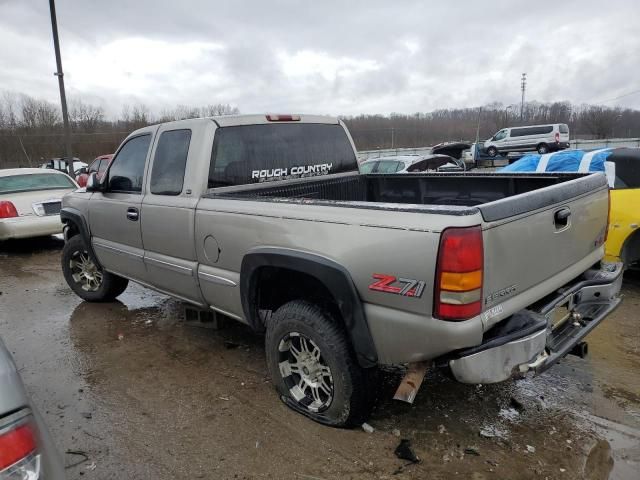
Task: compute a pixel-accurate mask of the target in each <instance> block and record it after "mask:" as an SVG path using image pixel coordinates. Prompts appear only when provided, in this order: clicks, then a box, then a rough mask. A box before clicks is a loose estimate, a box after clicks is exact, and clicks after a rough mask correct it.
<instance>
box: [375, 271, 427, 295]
mask: <svg viewBox="0 0 640 480" xmlns="http://www.w3.org/2000/svg"><path fill="white" fill-rule="evenodd" d="M373 278H375V279H376V280H377V282H374V283H372V284H371V285H369V290H375V291H378V292H385V293H395V294H396V295H403V296H405V297H416V298H420V297H421V296H422V292H424V287H425V283H424V282H423V281H422V280H413V279H411V278H397V277H395V276H394V275H386V274H384V273H374V274H373Z"/></svg>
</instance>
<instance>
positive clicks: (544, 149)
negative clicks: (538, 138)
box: [537, 143, 549, 155]
mask: <svg viewBox="0 0 640 480" xmlns="http://www.w3.org/2000/svg"><path fill="white" fill-rule="evenodd" d="M537 150H538V153H539V154H540V155H544V154H545V153H549V146H548V145H547V144H546V143H541V144H540V145H538V148H537Z"/></svg>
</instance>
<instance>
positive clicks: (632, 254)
mask: <svg viewBox="0 0 640 480" xmlns="http://www.w3.org/2000/svg"><path fill="white" fill-rule="evenodd" d="M620 259H621V260H622V261H623V262H624V264H625V266H629V265H631V264H632V263H634V262H637V261H638V260H640V231H638V230H636V231H635V232H633V233H632V234H631V235H629V236H628V237H627V239H626V240H625V241H624V245H623V246H622V250H621V251H620Z"/></svg>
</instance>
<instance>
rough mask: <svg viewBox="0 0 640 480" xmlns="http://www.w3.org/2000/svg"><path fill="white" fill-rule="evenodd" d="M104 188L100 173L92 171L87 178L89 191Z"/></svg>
mask: <svg viewBox="0 0 640 480" xmlns="http://www.w3.org/2000/svg"><path fill="white" fill-rule="evenodd" d="M101 190H102V185H101V184H100V180H98V174H97V173H96V172H91V173H90V174H89V178H87V192H99V191H101Z"/></svg>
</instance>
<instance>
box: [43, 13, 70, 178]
mask: <svg viewBox="0 0 640 480" xmlns="http://www.w3.org/2000/svg"><path fill="white" fill-rule="evenodd" d="M49 10H50V11H51V30H52V32H53V48H54V50H55V52H56V68H57V71H56V72H55V73H54V75H55V76H57V77H58V85H59V86H60V106H61V108H62V122H63V123H64V143H65V151H66V155H67V168H68V171H69V175H70V176H71V178H75V174H74V171H73V153H72V152H71V133H70V131H69V114H68V112H67V96H66V94H65V92H64V73H62V58H61V57H60V42H59V41H58V22H57V20H56V4H55V0H49Z"/></svg>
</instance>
